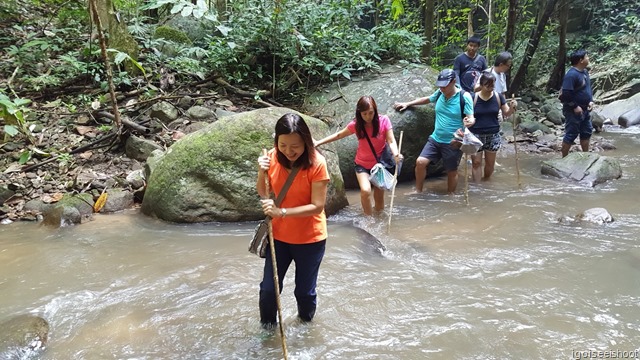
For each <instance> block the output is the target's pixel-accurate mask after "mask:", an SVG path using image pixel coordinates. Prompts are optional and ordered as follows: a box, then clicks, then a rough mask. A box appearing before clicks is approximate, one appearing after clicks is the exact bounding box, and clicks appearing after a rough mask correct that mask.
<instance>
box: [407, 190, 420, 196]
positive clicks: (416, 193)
mask: <svg viewBox="0 0 640 360" xmlns="http://www.w3.org/2000/svg"><path fill="white" fill-rule="evenodd" d="M420 194H422V192H419V191H416V190H412V191H409V192H407V193H404V195H405V196H412V195H420Z"/></svg>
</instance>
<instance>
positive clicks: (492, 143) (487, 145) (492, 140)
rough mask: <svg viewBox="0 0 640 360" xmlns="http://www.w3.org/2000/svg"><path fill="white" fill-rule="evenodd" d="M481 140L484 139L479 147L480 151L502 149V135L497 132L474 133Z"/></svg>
mask: <svg viewBox="0 0 640 360" xmlns="http://www.w3.org/2000/svg"><path fill="white" fill-rule="evenodd" d="M473 135H475V136H476V137H477V138H478V139H479V140H480V141H482V147H481V148H480V149H478V152H483V151H493V152H496V151H498V150H500V145H502V136H500V133H499V132H497V133H495V134H475V133H474V134H473Z"/></svg>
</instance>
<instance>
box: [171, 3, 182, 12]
mask: <svg viewBox="0 0 640 360" xmlns="http://www.w3.org/2000/svg"><path fill="white" fill-rule="evenodd" d="M184 6H185V4H184V3H178V4H175V5H173V7H172V8H171V11H170V13H172V14H177V13H179V12H180V11H182V8H183V7H184Z"/></svg>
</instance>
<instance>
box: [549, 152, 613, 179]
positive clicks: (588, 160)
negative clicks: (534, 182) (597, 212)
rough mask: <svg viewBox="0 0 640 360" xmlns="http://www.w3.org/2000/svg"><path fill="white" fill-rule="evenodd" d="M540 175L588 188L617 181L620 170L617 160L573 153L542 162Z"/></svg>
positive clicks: (596, 155)
mask: <svg viewBox="0 0 640 360" xmlns="http://www.w3.org/2000/svg"><path fill="white" fill-rule="evenodd" d="M541 172H542V174H545V175H551V176H555V177H558V178H564V179H572V180H575V181H579V182H580V183H583V184H587V185H589V186H595V185H597V184H601V183H603V182H605V181H608V180H613V179H619V178H620V176H622V168H621V166H620V162H618V160H616V159H614V158H611V157H608V156H600V155H598V154H596V153H587V152H574V153H570V154H569V155H567V156H565V157H564V158H559V159H551V160H546V161H543V162H542V169H541Z"/></svg>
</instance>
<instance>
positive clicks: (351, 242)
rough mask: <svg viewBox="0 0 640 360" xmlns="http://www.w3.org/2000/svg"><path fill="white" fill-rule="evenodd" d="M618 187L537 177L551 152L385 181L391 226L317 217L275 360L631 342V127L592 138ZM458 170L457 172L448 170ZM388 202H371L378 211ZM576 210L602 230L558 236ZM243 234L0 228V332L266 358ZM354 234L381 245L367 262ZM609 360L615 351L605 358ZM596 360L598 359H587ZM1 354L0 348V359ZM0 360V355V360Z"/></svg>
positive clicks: (639, 148)
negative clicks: (475, 172)
mask: <svg viewBox="0 0 640 360" xmlns="http://www.w3.org/2000/svg"><path fill="white" fill-rule="evenodd" d="M603 136H604V137H605V138H609V139H612V140H613V141H614V143H615V144H616V146H617V147H618V149H617V150H613V151H609V152H607V153H606V154H605V155H608V156H612V157H616V158H618V159H619V161H620V162H621V164H622V166H623V178H621V179H619V180H616V181H612V182H609V183H607V184H604V185H600V186H597V187H596V188H589V187H584V186H581V185H578V184H574V183H569V182H565V181H559V180H557V179H551V178H548V177H543V176H542V175H540V161H541V160H543V159H545V158H548V157H551V156H556V157H557V156H559V154H546V155H526V156H525V155H521V158H520V163H521V164H520V168H521V169H522V170H521V179H522V183H523V188H522V190H519V189H518V186H517V181H516V178H515V160H514V158H513V157H512V156H510V157H499V158H498V163H499V164H500V166H499V167H498V168H497V170H496V173H495V175H494V178H493V180H492V181H491V182H488V183H481V184H470V188H469V205H466V204H465V200H464V195H463V193H464V191H463V188H464V184H463V180H461V181H460V187H459V190H458V194H457V195H455V196H448V195H444V194H443V193H444V191H445V189H446V185H445V180H444V179H435V180H430V181H428V182H427V186H426V187H427V190H426V193H425V194H423V195H418V196H407V195H404V194H405V193H406V192H408V191H410V190H411V187H412V184H408V183H407V184H400V185H399V186H398V189H397V191H396V197H395V199H394V210H393V222H392V225H391V228H390V229H389V232H388V233H387V228H386V220H385V219H383V220H382V221H381V222H379V223H374V224H372V223H367V222H366V221H362V220H361V219H360V218H359V214H360V205H359V194H358V192H357V191H350V192H349V194H348V196H349V201H350V203H351V205H350V206H349V207H348V208H346V209H344V210H342V211H341V212H340V213H339V214H337V215H335V216H332V217H330V219H329V233H330V235H329V239H328V243H327V252H326V257H325V260H324V262H323V264H322V267H321V270H320V278H319V281H318V294H319V297H318V301H319V304H318V312H317V315H316V318H315V319H314V321H313V322H312V323H310V324H302V323H299V322H298V321H297V320H296V305H295V298H294V297H293V276H292V270H293V269H290V273H289V276H288V277H287V278H286V279H285V285H284V290H283V294H282V309H283V317H284V324H285V332H286V340H287V347H288V351H289V358H290V359H572V358H573V359H577V358H581V357H582V358H586V355H590V354H593V353H587V351H589V350H596V351H612V353H610V354H618V355H621V354H622V352H623V351H624V352H629V351H631V352H633V351H634V350H637V349H639V347H640V206H639V200H640V195H639V193H640V185H639V184H638V182H639V181H640V166H639V165H640V156H639V155H640V129H637V128H636V129H627V130H624V131H623V130H620V129H616V128H612V129H609V131H608V132H606V133H604V134H603ZM463 167H464V166H461V169H462V168H463ZM387 203H388V199H387ZM593 207H604V208H606V209H607V210H608V211H609V212H610V213H611V214H612V215H613V216H614V218H615V220H616V221H615V222H613V223H611V224H605V225H595V224H580V225H576V224H564V223H558V222H557V219H558V218H559V217H560V216H563V215H569V216H573V215H575V214H577V213H579V212H581V211H583V210H586V209H588V208H593ZM254 226H255V223H231V224H229V223H213V224H191V225H176V224H167V223H164V222H161V221H158V220H155V219H150V218H147V217H145V216H143V215H141V214H139V213H138V212H136V211H129V212H126V213H123V214H116V215H97V216H96V217H95V220H94V221H91V222H89V223H87V224H83V225H80V226H75V227H67V228H60V229H53V228H49V227H45V226H41V225H37V224H33V223H14V224H10V225H5V226H0V322H2V321H3V320H4V319H8V318H10V317H12V316H15V315H19V314H34V315H38V316H41V317H43V318H45V319H46V320H47V321H48V322H49V324H50V336H49V343H48V345H47V347H46V348H45V350H44V351H43V352H41V353H39V354H37V355H36V358H38V359H281V358H282V357H283V355H282V348H281V338H280V335H279V334H278V333H276V334H273V333H270V332H266V331H264V330H261V328H260V326H259V321H258V308H257V306H258V284H259V281H260V277H261V274H262V266H263V261H262V260H261V259H258V258H257V257H255V255H252V254H249V253H248V252H247V245H248V241H249V238H250V236H251V233H252V230H253V227H254ZM360 228H364V229H366V230H367V231H368V232H369V233H370V234H372V235H374V236H375V237H376V238H377V239H378V240H379V241H380V242H382V243H383V244H384V246H385V247H386V250H385V251H382V252H380V251H378V250H377V248H376V247H375V245H374V243H373V242H372V241H371V240H372V239H371V236H368V234H367V233H366V232H364V231H362V230H361V229H360ZM616 351H618V353H615V352H616ZM603 354H604V353H603ZM0 355H1V354H0ZM4 356H5V357H6V358H11V357H10V354H9V355H7V354H5V355H4ZM0 358H2V356H0Z"/></svg>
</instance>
